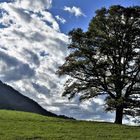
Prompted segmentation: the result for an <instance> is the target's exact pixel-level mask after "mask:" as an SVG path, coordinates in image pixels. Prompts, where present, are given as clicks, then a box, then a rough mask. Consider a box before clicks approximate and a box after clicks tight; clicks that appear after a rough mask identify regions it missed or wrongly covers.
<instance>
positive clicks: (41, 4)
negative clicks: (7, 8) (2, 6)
mask: <svg viewBox="0 0 140 140" xmlns="http://www.w3.org/2000/svg"><path fill="white" fill-rule="evenodd" d="M16 5H17V6H19V7H22V8H24V9H28V10H32V11H40V10H45V9H49V8H51V6H52V0H17V3H16Z"/></svg>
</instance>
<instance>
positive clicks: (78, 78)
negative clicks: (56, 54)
mask: <svg viewBox="0 0 140 140" xmlns="http://www.w3.org/2000/svg"><path fill="white" fill-rule="evenodd" d="M69 36H70V40H71V43H70V44H69V46H68V48H69V50H70V54H69V55H68V57H66V61H65V63H64V64H63V65H62V66H61V67H60V68H59V70H58V73H59V75H69V76H70V78H69V79H68V81H67V82H66V84H65V91H64V93H63V95H64V96H66V95H68V96H69V98H73V97H74V96H75V95H76V94H79V95H80V100H85V99H90V98H94V97H97V96H100V95H104V96H105V97H106V99H105V103H106V104H105V109H106V110H107V111H115V112H116V117H115V123H117V124H122V119H123V116H124V115H131V116H137V115H140V7H138V6H134V7H127V8H125V7H122V6H119V5H115V6H111V7H110V8H109V9H106V8H102V9H100V10H97V11H96V16H95V17H93V19H92V20H91V22H90V24H89V28H88V30H87V31H86V32H83V30H82V29H80V28H78V29H73V30H72V31H70V32H69Z"/></svg>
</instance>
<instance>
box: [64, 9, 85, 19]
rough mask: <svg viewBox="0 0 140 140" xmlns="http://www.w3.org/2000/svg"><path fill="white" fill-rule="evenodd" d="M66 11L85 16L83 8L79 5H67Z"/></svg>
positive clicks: (77, 15)
mask: <svg viewBox="0 0 140 140" xmlns="http://www.w3.org/2000/svg"><path fill="white" fill-rule="evenodd" d="M64 11H67V12H69V13H71V14H74V15H75V16H76V17H80V16H85V14H84V13H83V12H82V10H81V9H80V8H79V7H75V6H73V7H68V6H65V7H64Z"/></svg>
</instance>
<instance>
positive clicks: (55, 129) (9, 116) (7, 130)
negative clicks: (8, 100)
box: [0, 110, 140, 140]
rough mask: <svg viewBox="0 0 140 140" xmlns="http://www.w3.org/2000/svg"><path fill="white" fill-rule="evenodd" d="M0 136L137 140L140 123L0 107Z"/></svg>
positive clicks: (30, 139)
mask: <svg viewBox="0 0 140 140" xmlns="http://www.w3.org/2000/svg"><path fill="white" fill-rule="evenodd" d="M0 140H140V127H132V126H125V125H115V124H111V123H98V122H86V121H74V120H65V119H58V118H52V117H45V116H41V115H37V114H32V113H24V112H15V111H5V110H1V111H0Z"/></svg>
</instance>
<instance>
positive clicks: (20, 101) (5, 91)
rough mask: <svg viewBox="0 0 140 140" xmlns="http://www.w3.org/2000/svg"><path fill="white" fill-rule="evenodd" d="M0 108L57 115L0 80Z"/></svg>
mask: <svg viewBox="0 0 140 140" xmlns="http://www.w3.org/2000/svg"><path fill="white" fill-rule="evenodd" d="M0 109H8V110H16V111H24V112H32V113H38V114H41V115H46V116H57V115H55V114H53V113H51V112H49V111H46V110H45V109H43V108H42V107H41V106H40V105H39V104H38V103H36V102H35V101H33V100H32V99H29V98H28V97H26V96H24V95H22V94H21V93H19V92H18V91H17V90H15V89H14V88H12V87H11V86H8V85H6V84H4V83H2V82H1V81H0Z"/></svg>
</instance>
